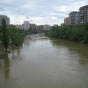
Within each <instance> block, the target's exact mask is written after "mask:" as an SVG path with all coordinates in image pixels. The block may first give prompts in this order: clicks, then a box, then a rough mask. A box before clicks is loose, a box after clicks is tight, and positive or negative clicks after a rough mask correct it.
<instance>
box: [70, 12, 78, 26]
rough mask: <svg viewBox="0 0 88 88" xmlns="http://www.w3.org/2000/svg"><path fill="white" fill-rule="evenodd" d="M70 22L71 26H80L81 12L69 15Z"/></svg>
mask: <svg viewBox="0 0 88 88" xmlns="http://www.w3.org/2000/svg"><path fill="white" fill-rule="evenodd" d="M69 21H70V25H73V26H74V25H77V24H79V12H76V11H73V12H71V13H69Z"/></svg>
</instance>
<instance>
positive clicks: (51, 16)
mask: <svg viewBox="0 0 88 88" xmlns="http://www.w3.org/2000/svg"><path fill="white" fill-rule="evenodd" d="M84 5H88V0H0V14H2V15H7V16H8V17H9V18H10V21H11V24H22V23H23V21H25V20H27V21H30V23H35V24H50V25H53V24H60V23H63V21H64V18H65V17H67V16H68V13H69V12H71V11H78V10H79V8H80V7H81V6H84Z"/></svg>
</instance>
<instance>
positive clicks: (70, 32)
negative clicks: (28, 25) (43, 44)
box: [45, 23, 88, 43]
mask: <svg viewBox="0 0 88 88" xmlns="http://www.w3.org/2000/svg"><path fill="white" fill-rule="evenodd" d="M45 34H46V35H47V36H50V37H55V38H59V39H66V40H71V41H76V42H82V43H88V23H85V24H79V25H76V26H74V27H73V26H64V27H60V26H58V25H54V26H53V27H52V28H51V29H50V30H48V31H46V32H45Z"/></svg>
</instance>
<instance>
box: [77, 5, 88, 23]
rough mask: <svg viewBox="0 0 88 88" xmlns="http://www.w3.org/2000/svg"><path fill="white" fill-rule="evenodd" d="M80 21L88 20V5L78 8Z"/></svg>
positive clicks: (85, 21)
mask: <svg viewBox="0 0 88 88" xmlns="http://www.w3.org/2000/svg"><path fill="white" fill-rule="evenodd" d="M79 18H80V23H87V22H88V5H86V6H83V7H81V8H80V9H79Z"/></svg>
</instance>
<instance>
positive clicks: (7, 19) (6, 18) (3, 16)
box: [0, 15, 10, 25]
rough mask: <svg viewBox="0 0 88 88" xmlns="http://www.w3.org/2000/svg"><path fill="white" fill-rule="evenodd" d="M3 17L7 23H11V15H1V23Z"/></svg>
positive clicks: (0, 22)
mask: <svg viewBox="0 0 88 88" xmlns="http://www.w3.org/2000/svg"><path fill="white" fill-rule="evenodd" d="M2 19H4V20H5V21H6V24H7V25H9V24H10V19H9V17H7V16H5V15H0V24H2Z"/></svg>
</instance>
